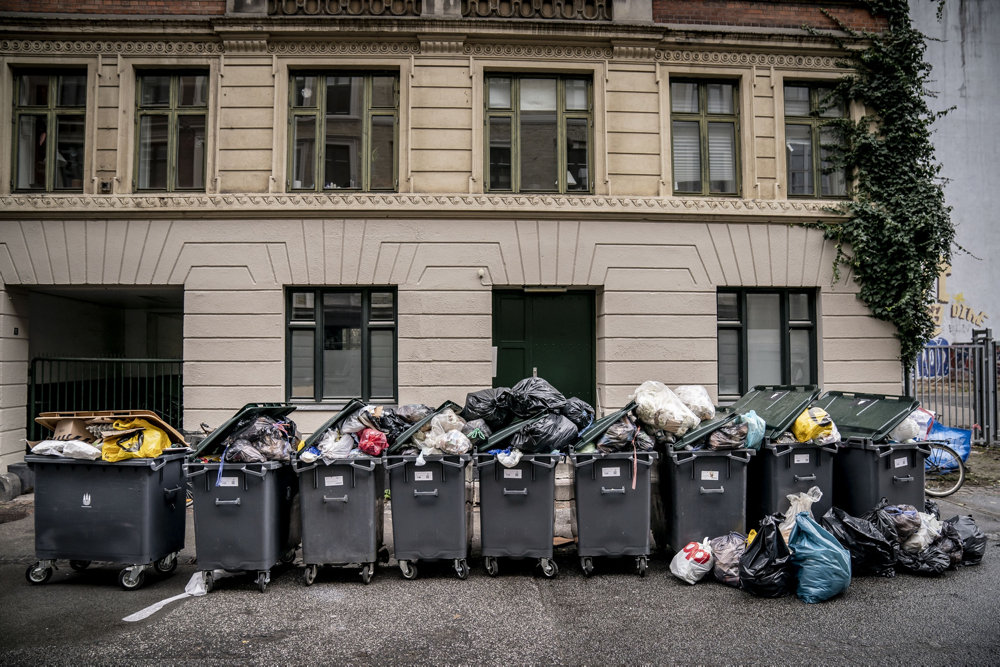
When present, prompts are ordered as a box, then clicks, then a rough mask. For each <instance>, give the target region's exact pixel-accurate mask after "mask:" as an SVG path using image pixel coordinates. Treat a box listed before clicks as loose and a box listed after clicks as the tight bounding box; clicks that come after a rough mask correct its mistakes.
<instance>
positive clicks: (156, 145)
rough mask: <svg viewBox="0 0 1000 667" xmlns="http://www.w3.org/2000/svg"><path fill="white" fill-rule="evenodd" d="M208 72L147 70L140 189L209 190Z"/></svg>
mask: <svg viewBox="0 0 1000 667" xmlns="http://www.w3.org/2000/svg"><path fill="white" fill-rule="evenodd" d="M207 122H208V73H207V71H204V70H200V71H188V72H164V71H141V72H139V73H138V74H137V81H136V114H135V124H136V137H137V138H138V140H137V141H136V142H135V144H136V145H135V151H136V153H135V180H134V190H136V191H142V190H155V191H164V192H174V191H184V190H192V191H204V190H205V157H206V152H207V151H206V145H205V128H206V125H207Z"/></svg>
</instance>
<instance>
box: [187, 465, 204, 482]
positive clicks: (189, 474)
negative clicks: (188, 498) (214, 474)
mask: <svg viewBox="0 0 1000 667" xmlns="http://www.w3.org/2000/svg"><path fill="white" fill-rule="evenodd" d="M184 472H185V473H186V474H187V476H188V479H191V478H192V477H197V476H198V475H204V474H205V473H206V472H208V468H202V469H201V470H195V471H194V472H191V468H190V464H185V465H184Z"/></svg>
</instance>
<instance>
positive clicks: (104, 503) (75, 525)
mask: <svg viewBox="0 0 1000 667" xmlns="http://www.w3.org/2000/svg"><path fill="white" fill-rule="evenodd" d="M187 451H188V450H187V449H186V448H181V449H174V450H171V449H167V450H164V453H163V454H161V455H160V456H158V457H156V458H153V459H145V458H143V459H139V458H137V459H128V460H125V461H117V462H114V463H109V462H106V461H85V460H78V459H70V458H61V457H53V456H36V455H30V454H29V455H27V456H25V457H24V460H25V462H26V463H27V464H28V465H29V466H30V467H31V469H32V470H33V471H34V473H35V556H36V557H37V558H38V559H39V560H38V562H37V563H35V564H34V565H32V566H31V567H29V568H28V571H27V573H26V576H27V579H28V581H29V582H31V583H33V584H41V583H44V582H46V581H48V579H49V577H50V576H52V568H53V564H54V562H55V561H56V560H57V559H69V564H70V567H71V568H73V569H74V570H82V569H84V568H86V567H87V566H88V565H89V564H90V563H91V562H92V561H109V562H113V563H129V564H130V565H129V566H128V567H126V568H125V569H123V570H122V571H121V572H120V573H119V575H118V582H119V584H121V586H122V588H124V589H125V590H133V589H136V588H139V587H140V586H142V584H143V582H144V581H145V576H146V572H147V571H148V570H149V569H150V568H152V569H154V570H155V571H157V572H160V573H164V574H166V573H169V572H173V571H174V568H176V567H177V552H179V551H180V550H181V549H183V548H184V511H185V493H184V469H183V464H184V456H185V454H186V453H187Z"/></svg>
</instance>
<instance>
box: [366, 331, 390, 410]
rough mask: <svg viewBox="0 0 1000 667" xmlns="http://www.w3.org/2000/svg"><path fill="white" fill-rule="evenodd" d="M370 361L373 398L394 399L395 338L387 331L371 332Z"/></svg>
mask: <svg viewBox="0 0 1000 667" xmlns="http://www.w3.org/2000/svg"><path fill="white" fill-rule="evenodd" d="M369 343H370V345H371V347H370V348H369V351H368V352H369V359H370V363H371V397H372V398H392V397H393V394H394V391H393V388H394V383H393V381H392V376H393V370H394V368H395V364H394V363H393V359H394V358H395V344H396V342H395V336H394V335H393V332H392V331H390V330H387V329H373V330H372V331H371V332H369Z"/></svg>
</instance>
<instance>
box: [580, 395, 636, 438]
mask: <svg viewBox="0 0 1000 667" xmlns="http://www.w3.org/2000/svg"><path fill="white" fill-rule="evenodd" d="M634 409H635V401H632V402H631V403H629V404H628V405H626V406H625V407H624V408H622V409H621V410H618V411H617V412H612V413H611V414H610V415H605V416H603V417H601V418H600V419H598V420H596V421H595V422H594V423H593V424H591V425H590V426H589V427H588V428H587V430H585V431H584V432H583V433H582V434H581V435H580V439H579V440H577V441H576V443H575V444H574V445H573V449H582V448H583V447H585V446H587V445H589V444H590V443H592V442H597V441H598V440H599V439H600V437H601V436H602V435H604V434H605V433H607V431H608V429H609V428H611V427H612V426H613V425H614V423H615V422H616V421H618V420H619V419H621V418H622V417H624V416H625V415H626V414H628V413H629V412H631V411H632V410H634Z"/></svg>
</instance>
